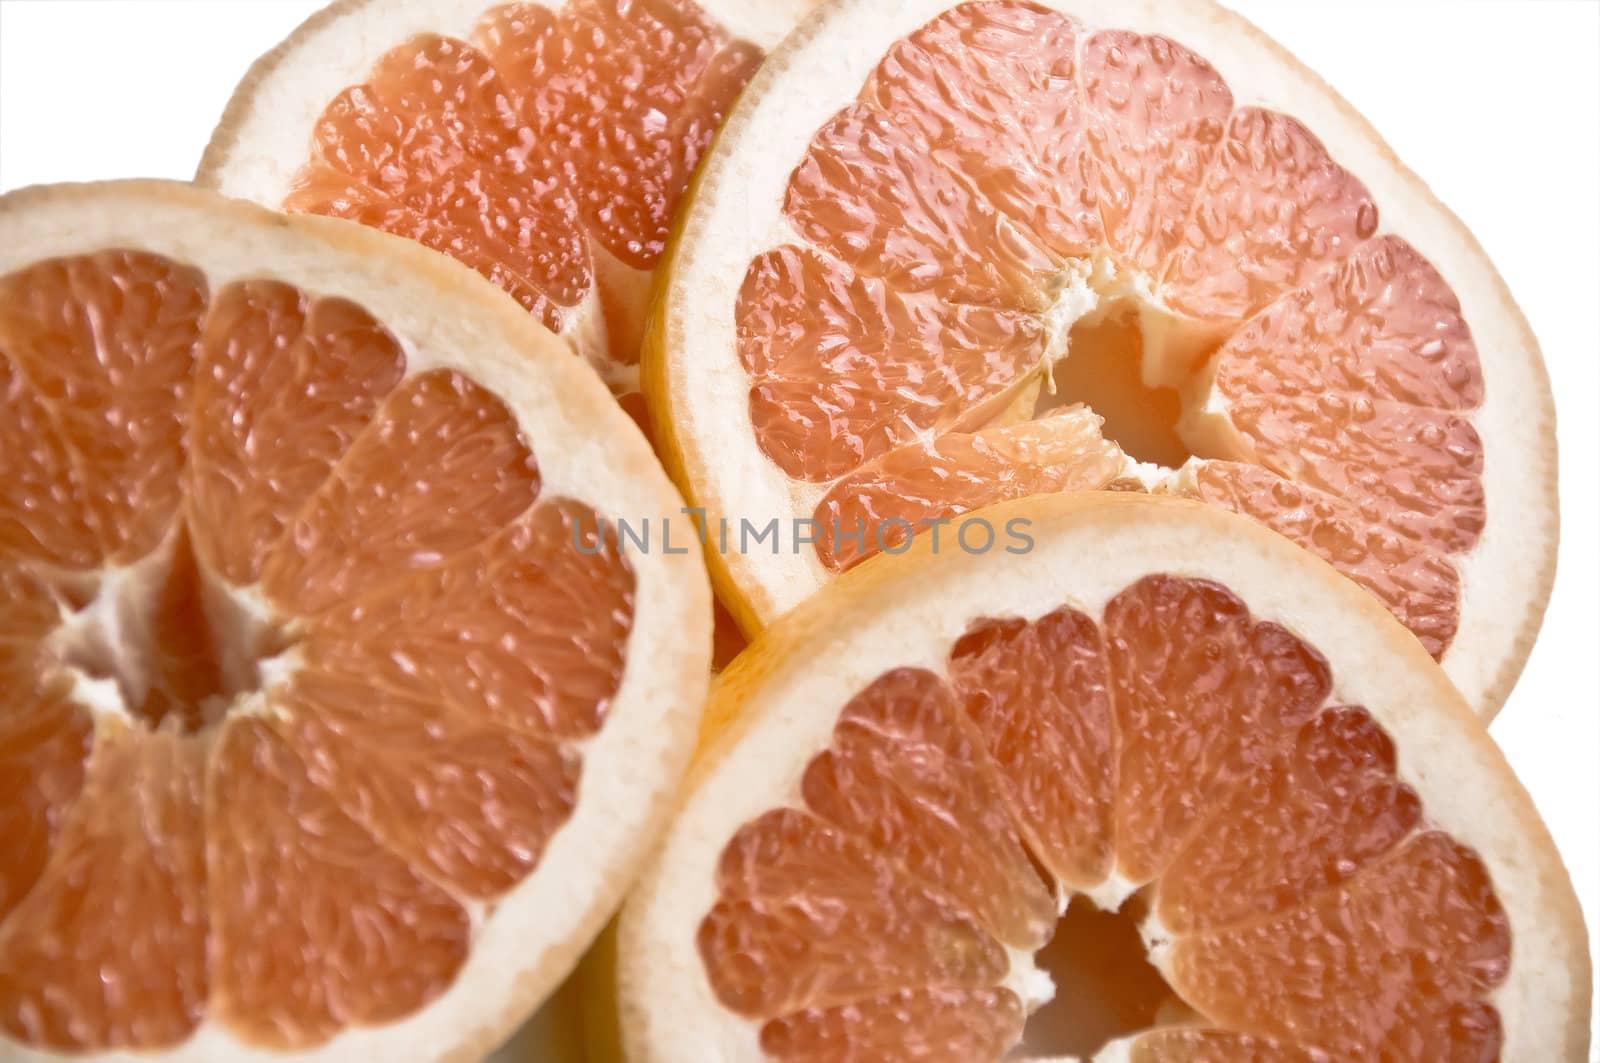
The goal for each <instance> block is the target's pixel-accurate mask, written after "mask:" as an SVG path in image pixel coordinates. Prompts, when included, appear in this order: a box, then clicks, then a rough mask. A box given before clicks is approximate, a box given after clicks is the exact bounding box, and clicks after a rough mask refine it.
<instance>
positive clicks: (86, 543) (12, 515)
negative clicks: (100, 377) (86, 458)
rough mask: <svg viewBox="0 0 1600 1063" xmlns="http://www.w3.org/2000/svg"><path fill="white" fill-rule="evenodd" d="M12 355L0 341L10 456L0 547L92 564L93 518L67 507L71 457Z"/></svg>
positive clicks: (0, 417)
mask: <svg viewBox="0 0 1600 1063" xmlns="http://www.w3.org/2000/svg"><path fill="white" fill-rule="evenodd" d="M13 357H14V356H13V355H12V354H11V352H10V343H9V342H7V341H4V340H0V446H3V447H4V452H5V453H6V454H8V455H14V457H13V458H12V459H11V475H10V476H7V477H6V478H5V481H4V482H3V483H0V548H3V549H4V550H5V551H6V553H7V554H10V555H12V556H25V557H31V558H37V559H39V560H42V561H49V562H52V563H54V564H58V565H62V566H65V567H68V568H89V567H92V566H93V565H94V564H95V563H96V562H97V561H98V560H99V558H100V536H99V529H98V527H97V522H96V521H95V520H94V518H93V516H91V515H90V514H89V513H88V512H87V511H86V510H83V509H78V508H76V507H74V506H72V505H71V502H72V500H73V499H74V497H75V496H74V487H73V484H74V477H75V474H74V472H73V470H72V458H71V456H70V454H69V453H68V451H67V448H66V446H65V445H64V444H63V443H62V442H61V441H60V439H58V438H57V437H56V435H55V433H54V431H53V430H52V429H51V428H50V427H49V425H50V412H49V410H48V409H47V408H46V407H45V405H44V403H43V402H42V401H41V400H40V397H39V394H38V393H37V391H35V390H34V388H33V387H32V386H31V385H30V384H29V382H28V379H27V377H26V376H25V375H24V374H23V372H22V370H21V369H20V368H19V367H18V366H17V364H16V363H15V362H14V361H12V358H13ZM42 502H52V503H54V504H53V505H48V504H47V505H41V503H42Z"/></svg>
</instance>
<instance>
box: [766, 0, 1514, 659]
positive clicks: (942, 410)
mask: <svg viewBox="0 0 1600 1063" xmlns="http://www.w3.org/2000/svg"><path fill="white" fill-rule="evenodd" d="M784 214H785V217H786V218H787V220H788V222H789V223H790V224H791V225H792V227H793V229H794V231H795V233H796V234H798V236H799V237H800V241H801V242H797V243H788V244H784V245H782V246H779V247H776V248H774V249H772V250H769V251H766V252H764V253H763V254H761V255H759V256H757V257H756V258H755V259H754V260H753V261H752V262H751V264H750V267H749V270H748V272H747V274H746V277H745V281H744V285H743V288H742V290H741V292H740V295H739V299H738V303H737V307H736V310H735V320H736V323H737V346H738V355H739V358H740V362H741V365H742V366H743V368H744V370H745V371H746V373H747V374H748V375H749V392H748V395H749V413H750V418H751V423H752V427H753V428H754V431H755V436H756V440H757V443H758V445H759V446H760V448H761V450H762V452H763V453H764V454H765V455H766V456H767V457H768V458H770V459H771V461H772V462H773V463H774V464H775V465H776V466H777V467H778V468H779V469H780V470H782V471H783V473H785V474H786V475H788V476H789V477H791V478H793V479H795V480H801V481H806V482H807V483H809V484H815V485H817V487H818V490H819V492H820V493H821V494H822V495H824V496H825V501H824V503H823V506H824V507H825V508H826V509H827V510H828V511H829V512H830V513H831V512H840V513H847V514H848V513H856V512H860V513H870V514H871V515H873V516H874V517H875V518H876V519H878V520H884V519H889V518H898V519H907V520H911V521H913V522H916V521H919V520H924V519H937V518H948V517H951V516H954V515H956V514H958V513H962V512H966V511H967V510H969V509H971V508H974V507H976V506H979V505H982V504H985V503H988V502H994V501H999V500H1001V499H1005V498H1011V497H1015V496H1016V494H1018V493H1019V492H1021V493H1027V492H1035V491H1058V490H1066V489H1079V488H1084V487H1098V486H1103V485H1105V484H1107V483H1109V482H1111V481H1113V480H1115V479H1118V478H1119V477H1125V476H1127V475H1128V474H1129V473H1131V472H1133V471H1134V464H1133V462H1132V461H1130V460H1129V457H1128V454H1130V453H1131V454H1132V455H1133V456H1134V457H1138V458H1143V459H1150V460H1152V461H1154V462H1157V463H1160V464H1165V465H1167V466H1170V467H1176V466H1179V465H1183V464H1184V462H1185V459H1187V458H1189V457H1190V456H1191V455H1192V456H1193V457H1194V458H1195V460H1194V461H1190V462H1188V464H1187V465H1185V466H1184V468H1183V469H1182V471H1181V472H1179V473H1173V472H1172V468H1166V469H1162V468H1159V467H1146V468H1145V470H1144V472H1143V479H1144V481H1145V482H1146V484H1147V485H1148V486H1150V487H1152V488H1154V489H1157V490H1165V491H1176V492H1181V493H1186V494H1190V495H1193V496H1195V497H1199V498H1202V499H1204V500H1206V501H1209V502H1212V503H1213V504H1216V505H1220V506H1225V507H1228V508H1231V509H1234V510H1236V511H1239V512H1242V513H1245V514H1248V515H1251V516H1254V517H1256V518H1257V519H1260V520H1263V521H1265V522H1266V523H1267V524H1269V525H1270V526H1272V527H1274V528H1275V529H1277V530H1279V531H1282V532H1284V533H1285V534H1288V535H1289V536H1290V537H1292V538H1295V539H1296V540H1298V541H1299V542H1301V543H1302V544H1304V545H1306V546H1308V547H1310V548H1311V549H1312V550H1314V551H1316V552H1317V553H1319V554H1321V555H1322V556H1323V557H1324V558H1327V559H1328V560H1329V561H1331V562H1332V563H1333V564H1334V565H1336V566H1337V567H1339V568H1340V569H1342V570H1343V571H1345V572H1346V573H1347V574H1349V575H1351V576H1352V577H1354V578H1356V579H1357V580H1358V581H1360V582H1362V583H1363V584H1365V585H1366V586H1367V587H1369V588H1370V589H1371V590H1373V591H1374V592H1375V593H1377V594H1378V595H1379V596H1380V598H1382V600H1383V601H1384V602H1385V603H1386V604H1387V605H1388V606H1389V607H1390V609H1391V610H1392V611H1393V612H1394V613H1395V614H1396V615H1397V616H1399V617H1400V619H1401V620H1402V621H1403V622H1405V623H1406V624H1407V626H1408V627H1410V628H1411V629H1412V630H1413V631H1414V632H1415V633H1416V634H1417V635H1418V636H1419V637H1420V638H1421V639H1422V640H1423V642H1424V644H1425V645H1427V647H1428V649H1429V650H1430V651H1431V652H1432V653H1433V654H1434V655H1435V656H1440V655H1442V654H1443V653H1444V651H1445V649H1446V648H1447V647H1448V646H1449V644H1450V641H1451V639H1452V638H1453V637H1454V634H1455V630H1456V626H1457V623H1458V620H1459V600H1460V587H1459V579H1458V578H1457V573H1456V567H1455V561H1454V556H1455V555H1459V554H1461V553H1463V552H1465V551H1468V550H1470V549H1471V548H1472V547H1473V546H1474V545H1475V543H1476V542H1477V539H1478V536H1479V535H1480V534H1481V532H1482V530H1483V526H1484V521H1485V509H1484V506H1485V500H1484V492H1483V487H1482V482H1481V481H1482V473H1483V447H1482V442H1481V440H1480V439H1479V437H1478V434H1477V432H1476V430H1475V429H1474V427H1473V424H1472V414H1473V410H1474V409H1475V408H1476V407H1477V406H1478V405H1479V404H1480V403H1481V402H1482V399H1483V380H1482V376H1481V373H1480V371H1479V366H1478V356H1477V351H1476V348H1475V347H1474V344H1473V340H1472V337H1471V335H1470V333H1469V331H1468V329H1467V326H1466V323H1465V321H1464V320H1463V318H1462V315H1461V307H1460V305H1459V304H1458V302H1457V300H1456V298H1455V296H1454V294H1453V293H1452V292H1451V290H1450V288H1449V286H1448V285H1447V284H1446V283H1445V282H1444V281H1443V280H1442V279H1441V278H1440V276H1439V275H1438V273H1437V272H1436V271H1435V270H1434V268H1433V267H1432V266H1431V265H1430V264H1429V263H1428V262H1427V261H1426V260H1425V259H1424V258H1423V257H1422V256H1421V255H1420V254H1418V253H1417V252H1416V250H1415V249H1413V248H1412V247H1411V246H1410V245H1408V244H1407V243H1406V242H1405V241H1404V240H1402V239H1400V238H1399V237H1397V236H1393V235H1381V234H1379V233H1378V231H1377V230H1378V211H1377V208H1376V206H1375V205H1374V203H1373V201H1372V198H1371V196H1370V195H1369V194H1368V193H1367V191H1366V189H1365V188H1364V187H1363V186H1362V185H1361V183H1360V182H1359V181H1358V180H1357V179H1356V178H1355V177H1354V176H1352V175H1351V174H1350V173H1348V172H1347V171H1345V170H1344V169H1342V168H1341V167H1340V166H1339V164H1338V160H1336V159H1333V158H1331V157H1330V156H1329V154H1328V153H1327V151H1326V150H1325V149H1324V147H1323V146H1322V144H1321V143H1320V142H1319V141H1318V140H1317V139H1316V137H1315V136H1313V135H1312V134H1311V133H1310V131H1308V130H1307V129H1306V128H1305V127H1304V126H1303V125H1301V124H1300V123H1299V122H1298V121H1296V120H1295V119H1294V117H1292V116H1290V115H1286V114H1280V113H1278V112H1274V111H1270V110H1265V109H1262V108H1259V107H1251V106H1242V105H1238V104H1236V102H1235V100H1234V99H1233V94H1232V92H1231V91H1230V89H1229V87H1228V85H1227V84H1226V83H1225V82H1224V80H1223V79H1222V77H1221V76H1220V75H1219V74H1218V73H1217V72H1216V70H1215V69H1213V68H1212V67H1211V66H1210V65H1209V64H1208V63H1207V62H1206V60H1205V59H1204V58H1203V57H1201V56H1199V55H1196V54H1195V53H1193V52H1191V51H1189V50H1188V49H1186V48H1184V47H1183V46H1182V45H1181V44H1180V43H1178V42H1174V41H1171V40H1168V39H1167V38H1164V37H1161V36H1159V35H1141V34H1136V33H1132V32H1128V31H1123V30H1116V29H1095V28H1089V27H1084V26H1082V25H1079V24H1078V23H1077V22H1075V21H1074V20H1072V19H1070V18H1068V17H1066V16H1064V15H1061V14H1059V13H1057V12H1054V11H1050V10H1048V9H1045V8H1043V7H1039V6H1035V5H1032V4H1029V3H1025V2H1018V0H989V2H980V3H966V4H962V5H960V6H957V7H955V8H952V9H951V10H950V11H948V12H946V13H945V14H943V15H941V16H939V17H938V18H935V19H934V20H933V21H931V22H929V23H928V24H927V25H925V26H923V27H922V28H921V29H919V30H917V31H916V32H915V33H913V34H911V35H910V36H909V37H907V38H905V39H903V40H901V41H899V42H897V43H895V44H894V45H893V46H892V47H891V48H890V49H889V50H888V52H887V54H886V55H885V56H884V58H883V59H882V61H881V62H880V63H879V64H878V66H877V68H876V69H875V70H874V71H873V73H872V74H871V75H870V76H869V77H868V79H867V82H866V84H865V85H864V86H863V88H862V91H861V94H860V96H859V97H858V99H857V100H856V101H855V102H853V103H851V104H850V105H849V106H847V107H845V108H844V109H842V110H841V111H839V112H838V114H836V115H835V116H834V117H833V118H832V119H831V120H830V121H828V122H827V123H826V124H825V125H824V126H823V127H822V128H821V129H820V130H819V131H818V132H817V133H816V134H815V136H814V137H813V138H812V141H811V143H810V145H809V148H808V149H807V151H806V153H805V156H804V158H803V159H802V160H801V162H800V163H799V165H798V166H797V167H796V168H795V170H794V171H793V173H792V175H791V177H790V179H789V183H788V187H787V189H786V190H785V194H784ZM1090 307H1092V310H1089V311H1086V308H1090ZM1136 311H1137V312H1139V313H1142V314H1143V315H1145V317H1146V318H1147V319H1148V320H1149V321H1151V322H1152V323H1153V322H1158V321H1159V322H1160V323H1161V328H1160V329H1159V330H1154V331H1152V330H1150V329H1141V328H1139V327H1137V326H1136V325H1134V324H1131V323H1133V322H1136V321H1137V320H1138V318H1137V317H1135V316H1134V315H1135V312H1136ZM1086 312H1087V313H1088V316H1087V317H1085V316H1083V315H1084V314H1085V313H1086ZM1095 319H1098V320H1100V321H1113V322H1115V321H1121V322H1124V323H1128V324H1127V325H1126V327H1125V328H1124V329H1123V332H1124V335H1123V336H1122V338H1120V339H1118V338H1116V337H1115V336H1114V335H1113V334H1112V332H1110V331H1107V330H1106V329H1104V328H1101V327H1098V326H1096V327H1095V328H1092V329H1080V328H1076V327H1071V326H1073V325H1074V323H1075V322H1078V321H1080V320H1081V321H1082V322H1084V323H1089V322H1091V321H1093V320H1095ZM1113 331H1114V330H1113ZM1106 344H1115V345H1117V346H1119V347H1120V348H1121V349H1120V351H1119V352H1118V353H1119V354H1120V357H1121V358H1122V359H1123V360H1124V361H1126V362H1127V363H1129V364H1128V365H1127V367H1126V368H1124V369H1121V370H1112V369H1111V368H1109V366H1110V362H1109V361H1108V360H1107V359H1108V357H1109V355H1108V352H1107V351H1106V350H1104V349H1103V348H1104V347H1105V345H1106ZM1080 355H1081V358H1082V359H1087V360H1088V361H1089V362H1092V363H1093V366H1092V370H1091V367H1090V366H1089V365H1088V364H1087V363H1083V364H1082V365H1081V366H1080V368H1079V369H1078V370H1074V362H1075V360H1079V359H1080ZM1041 377H1042V378H1044V379H1045V380H1046V381H1047V382H1048V383H1049V384H1050V385H1056V384H1060V385H1061V386H1062V387H1065V388H1066V389H1067V390H1066V391H1065V393H1064V394H1059V393H1055V391H1054V388H1053V387H1048V386H1047V387H1045V388H1043V389H1041V388H1039V387H1038V385H1037V381H1038V380H1039V379H1040V378H1041ZM1112 378H1125V379H1124V380H1123V382H1122V383H1120V384H1115V385H1114V386H1113V385H1112V384H1111V381H1112ZM1030 381H1033V382H1034V383H1033V384H1032V385H1031V387H1030V385H1029V382H1030ZM1080 400H1088V401H1090V402H1091V404H1093V403H1102V402H1103V403H1104V405H1105V409H1103V410H1102V409H1099V408H1098V407H1096V408H1095V410H1094V411H1093V412H1096V413H1103V414H1104V415H1105V417H1106V419H1107V421H1108V422H1109V424H1108V427H1107V428H1106V429H1104V430H1101V431H1099V432H1094V433H1088V434H1085V435H1084V436H1083V437H1082V438H1081V439H1078V440H1076V441H1075V442H1071V443H1068V444H1064V448H1065V450H1066V451H1067V452H1068V453H1065V454H1064V455H1063V456H1062V457H1061V458H1060V459H1055V460H1052V462H1051V465H1052V466H1053V467H1054V468H1057V469H1060V468H1063V467H1065V466H1068V465H1070V466H1072V467H1073V468H1074V474H1073V475H1070V476H1067V475H1059V474H1056V475H1042V476H1041V475H1037V469H1036V463H1034V462H1033V461H1031V460H1029V459H1027V458H1015V457H996V456H995V455H994V454H992V453H989V452H985V451H983V450H982V448H978V449H977V450H975V451H973V450H972V448H970V447H969V446H968V445H967V444H966V443H965V442H964V441H965V440H967V439H971V438H972V437H973V434H974V433H978V434H979V435H981V434H982V433H983V432H985V431H999V432H1007V433H1010V432H1016V431H1018V430H1019V428H1018V426H1017V422H1018V421H1019V420H1025V419H1026V418H1029V417H1039V418H1042V420H1040V422H1039V428H1038V430H1039V431H1049V429H1048V428H1046V427H1044V426H1045V425H1047V424H1049V423H1050V420H1051V417H1052V413H1051V411H1052V410H1054V408H1055V407H1058V406H1061V405H1070V404H1072V403H1073V402H1075V401H1080ZM1101 435H1109V436H1110V437H1111V438H1112V439H1115V440H1117V441H1118V442H1122V443H1124V444H1125V446H1124V450H1125V451H1126V452H1127V453H1123V452H1119V451H1117V450H1116V448H1114V447H1112V448H1110V449H1109V450H1108V448H1107V442H1106V440H1104V439H1101V438H1099V436H1101ZM958 451H960V452H962V453H960V454H959V455H958V454H957V452H958ZM966 451H972V452H971V453H967V452H966ZM1072 455H1075V456H1076V460H1068V459H1069V458H1070V457H1071V456H1072ZM1109 459H1114V460H1109ZM957 468H959V469H960V471H959V472H957V471H955V470H956V469H957ZM817 515H818V516H823V515H824V514H823V513H822V512H820V511H819V513H818V514H817ZM872 552H875V550H874V549H865V550H853V549H838V548H836V546H835V544H833V543H832V542H830V541H828V540H826V539H824V540H822V541H821V543H820V545H819V555H820V559H821V560H822V562H823V564H824V565H825V566H826V567H827V568H829V569H831V570H834V571H838V570H841V569H844V568H847V567H849V566H850V565H851V564H854V563H855V562H857V561H859V560H861V559H862V558H864V557H865V556H867V555H868V554H870V553H872Z"/></svg>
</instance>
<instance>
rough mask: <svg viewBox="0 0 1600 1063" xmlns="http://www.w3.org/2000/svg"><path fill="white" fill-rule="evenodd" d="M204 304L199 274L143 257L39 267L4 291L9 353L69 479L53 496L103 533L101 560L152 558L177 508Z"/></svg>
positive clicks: (4, 339)
mask: <svg viewBox="0 0 1600 1063" xmlns="http://www.w3.org/2000/svg"><path fill="white" fill-rule="evenodd" d="M205 300H206V288H205V282H204V280H203V278H202V277H201V276H200V275H199V274H198V273H196V272H195V271H194V270H192V269H187V268H185V267H182V266H179V265H177V264H176V263H173V262H169V261H166V260H164V259H161V258H159V257H157V256H153V255H147V254H140V253H137V252H106V253H103V254H100V255H90V256H83V257H78V258H73V259H61V260H57V261H54V262H46V263H40V264H39V265H36V266H34V267H32V268H30V269H25V270H21V271H18V272H15V273H12V274H10V275H8V276H7V277H6V278H5V279H4V281H3V282H0V308H3V309H0V350H3V351H4V352H5V354H6V357H7V358H8V360H10V361H11V362H12V363H13V365H14V369H13V370H12V372H13V373H14V374H16V376H17V377H19V378H20V380H18V384H21V381H26V384H25V385H22V387H24V388H26V390H27V391H28V392H31V394H32V397H33V398H34V399H35V400H36V401H37V402H38V403H39V404H40V405H41V406H42V407H43V411H42V412H43V414H44V420H45V422H46V424H48V426H49V427H48V428H47V429H46V430H45V431H44V432H43V433H41V434H43V435H47V436H50V437H53V438H52V442H53V443H54V444H55V446H54V447H52V446H50V445H49V444H47V445H46V448H45V454H47V455H50V458H47V460H53V459H55V458H56V456H57V455H61V454H63V453H64V454H65V456H66V459H67V466H68V468H69V469H70V479H68V480H67V481H66V482H65V483H63V482H62V481H61V480H60V479H59V478H52V479H51V480H50V481H49V482H48V483H49V488H51V489H54V490H60V489H61V488H62V487H64V486H67V485H68V484H70V485H71V489H72V490H73V491H74V492H75V495H74V497H75V499H76V500H77V504H78V506H79V507H81V509H82V510H83V511H84V512H85V513H86V514H88V516H89V519H90V520H92V521H93V522H94V526H95V527H96V529H97V533H98V534H97V538H98V542H99V551H98V553H97V554H96V555H95V557H96V560H99V559H105V560H108V561H112V562H116V563H122V562H127V561H130V560H132V559H134V558H137V557H142V556H144V555H145V554H146V553H147V552H149V551H150V550H151V549H152V548H153V547H154V546H155V545H156V543H157V542H158V541H159V540H160V538H161V537H162V536H163V535H164V534H165V532H166V527H167V523H168V522H169V521H170V520H171V516H172V513H173V511H174V510H175V509H176V507H177V504H178V499H179V490H180V487H179V483H178V471H179V469H180V468H181V467H182V463H183V412H182V411H183V406H184V403H185V402H186V401H187V400H188V395H189V388H190V375H191V372H192V370H193V366H194V346H195V340H196V339H197V336H198V327H199V321H200V314H201V311H202V309H203V307H204V305H205ZM13 386H16V385H13ZM7 390H8V391H9V390H11V389H10V388H8V389H7ZM19 412H21V413H22V414H23V416H24V417H27V416H29V414H28V411H27V409H26V407H24V409H23V410H22V411H19ZM25 423H26V422H25ZM41 427H42V426H41ZM19 443H21V446H20V447H19V451H20V452H21V453H27V452H29V451H31V450H33V445H32V443H31V441H30V442H23V441H21V440H19ZM56 448H59V449H56ZM52 451H54V454H51V452H52ZM29 464H31V462H28V463H25V464H24V468H27V466H28V465H29ZM40 486H41V487H44V486H45V485H44V484H41V485H40ZM39 501H40V502H44V501H45V500H44V498H40V499H39ZM49 508H52V509H60V508H61V507H60V506H59V505H58V506H51V507H49Z"/></svg>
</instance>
